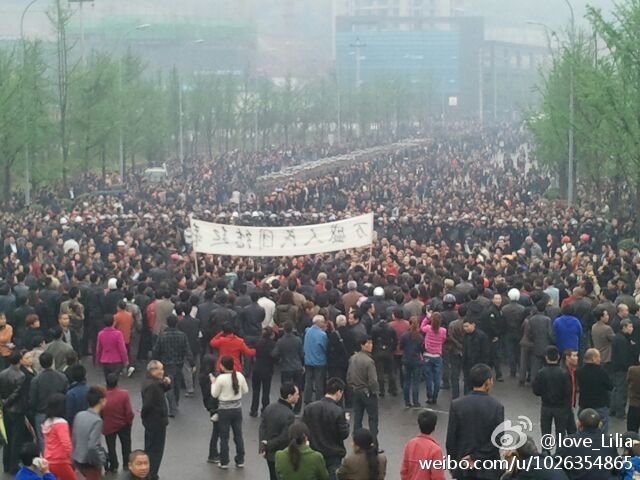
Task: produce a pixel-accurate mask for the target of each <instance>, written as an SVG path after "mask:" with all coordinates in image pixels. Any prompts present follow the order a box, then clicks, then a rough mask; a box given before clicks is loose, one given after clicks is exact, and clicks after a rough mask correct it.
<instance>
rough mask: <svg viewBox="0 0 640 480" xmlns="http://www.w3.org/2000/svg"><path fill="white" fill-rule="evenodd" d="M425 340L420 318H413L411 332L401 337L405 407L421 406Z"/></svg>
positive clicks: (410, 326)
mask: <svg viewBox="0 0 640 480" xmlns="http://www.w3.org/2000/svg"><path fill="white" fill-rule="evenodd" d="M423 342H424V340H423V338H422V333H420V327H419V326H418V318H417V317H411V321H410V322H409V330H407V331H406V332H404V333H403V334H402V336H401V337H400V342H399V345H400V350H402V369H403V371H404V375H403V378H402V380H403V384H402V391H403V393H404V406H405V407H407V408H408V407H419V406H420V379H421V378H422V370H423V366H422V351H423Z"/></svg>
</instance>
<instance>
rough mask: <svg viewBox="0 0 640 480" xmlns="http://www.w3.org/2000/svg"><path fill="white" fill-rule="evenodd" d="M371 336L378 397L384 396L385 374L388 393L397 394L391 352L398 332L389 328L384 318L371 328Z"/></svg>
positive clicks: (396, 343)
mask: <svg viewBox="0 0 640 480" xmlns="http://www.w3.org/2000/svg"><path fill="white" fill-rule="evenodd" d="M371 337H372V338H373V359H374V360H375V362H376V370H377V373H378V382H379V384H380V397H384V394H385V388H384V383H385V382H384V380H385V376H388V377H389V393H390V394H391V395H392V396H394V397H395V396H397V395H398V386H397V384H396V376H395V370H394V366H393V354H394V352H395V351H396V347H397V346H398V334H397V333H396V331H395V330H394V329H393V328H391V325H389V322H388V321H387V319H386V318H383V319H381V320H380V321H379V322H378V323H377V324H375V325H374V326H373V328H372V329H371Z"/></svg>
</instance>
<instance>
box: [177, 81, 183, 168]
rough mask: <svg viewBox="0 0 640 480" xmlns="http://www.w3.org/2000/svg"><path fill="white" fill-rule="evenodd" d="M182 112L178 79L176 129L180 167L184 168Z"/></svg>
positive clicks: (180, 88) (180, 87)
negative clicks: (178, 137) (178, 140)
mask: <svg viewBox="0 0 640 480" xmlns="http://www.w3.org/2000/svg"><path fill="white" fill-rule="evenodd" d="M183 115H184V112H183V111H182V82H181V81H180V77H178V117H179V121H178V129H179V135H180V166H181V167H182V166H184V138H183V134H182V116H183Z"/></svg>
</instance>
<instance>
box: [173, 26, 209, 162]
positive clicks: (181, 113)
mask: <svg viewBox="0 0 640 480" xmlns="http://www.w3.org/2000/svg"><path fill="white" fill-rule="evenodd" d="M203 43H204V40H203V39H202V38H199V39H197V40H193V41H192V42H190V45H201V44H203ZM183 116H184V111H183V110H182V82H181V81H180V77H179V76H178V135H180V138H179V149H180V151H179V153H178V155H180V167H184V138H183V137H184V135H183V118H182V117H183Z"/></svg>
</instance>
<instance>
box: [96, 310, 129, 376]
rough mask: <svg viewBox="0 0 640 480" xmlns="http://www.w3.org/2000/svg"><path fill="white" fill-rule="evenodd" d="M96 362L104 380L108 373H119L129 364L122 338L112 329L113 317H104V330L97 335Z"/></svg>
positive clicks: (118, 331)
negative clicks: (101, 370)
mask: <svg viewBox="0 0 640 480" xmlns="http://www.w3.org/2000/svg"><path fill="white" fill-rule="evenodd" d="M96 360H97V362H98V363H99V364H100V365H102V368H103V370H104V377H105V379H106V378H107V375H109V374H110V373H116V374H118V373H120V371H121V370H122V368H123V367H124V366H125V365H128V364H129V356H128V355H127V347H126V345H125V343H124V336H123V335H122V332H121V331H120V330H117V329H115V328H114V327H113V315H105V316H104V328H103V329H102V330H100V333H98V342H97V344H96Z"/></svg>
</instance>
